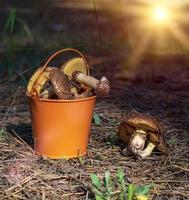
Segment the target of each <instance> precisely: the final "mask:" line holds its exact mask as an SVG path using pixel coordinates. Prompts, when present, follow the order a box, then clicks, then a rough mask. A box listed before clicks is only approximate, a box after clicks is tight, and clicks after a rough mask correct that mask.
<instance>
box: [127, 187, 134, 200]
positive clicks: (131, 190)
mask: <svg viewBox="0 0 189 200" xmlns="http://www.w3.org/2000/svg"><path fill="white" fill-rule="evenodd" d="M134 194H135V185H134V184H129V187H128V200H133V197H134Z"/></svg>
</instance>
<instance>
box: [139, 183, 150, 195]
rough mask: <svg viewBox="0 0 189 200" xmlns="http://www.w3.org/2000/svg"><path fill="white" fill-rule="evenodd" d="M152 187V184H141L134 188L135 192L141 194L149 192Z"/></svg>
mask: <svg viewBox="0 0 189 200" xmlns="http://www.w3.org/2000/svg"><path fill="white" fill-rule="evenodd" d="M151 187H152V185H143V186H138V187H137V188H136V193H137V194H141V195H142V194H143V195H146V194H149V192H150V188H151Z"/></svg>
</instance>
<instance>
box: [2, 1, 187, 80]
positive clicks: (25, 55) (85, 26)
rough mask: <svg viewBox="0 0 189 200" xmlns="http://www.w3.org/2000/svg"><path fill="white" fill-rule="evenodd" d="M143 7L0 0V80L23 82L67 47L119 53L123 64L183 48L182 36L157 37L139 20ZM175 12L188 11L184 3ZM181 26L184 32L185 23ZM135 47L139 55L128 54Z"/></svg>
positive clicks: (184, 50) (130, 3)
mask: <svg viewBox="0 0 189 200" xmlns="http://www.w3.org/2000/svg"><path fill="white" fill-rule="evenodd" d="M143 6H144V5H143V4H142V3H141V1H140V3H139V2H138V1H128V2H127V1H123V0H119V1H118V0H116V1H115V0H109V1H99V0H94V1H86V0H79V1H76V0H75V1H74V0H71V1H70V0H64V1H58V0H54V1H53V0H51V1H50V0H49V1H44V0H40V1H27V2H26V1H18V0H12V1H6V0H1V2H0V8H1V10H0V20H1V24H0V30H1V35H0V37H1V43H0V57H1V58H0V77H1V80H0V83H5V82H7V81H10V80H11V79H13V80H16V81H17V82H19V83H24V84H26V82H27V79H28V77H29V75H30V74H31V72H32V71H33V70H34V69H35V68H36V67H38V66H40V65H42V63H43V62H44V60H45V59H46V58H47V57H48V55H50V54H52V53H53V52H54V51H56V50H58V49H60V48H66V47H72V48H77V49H79V50H81V51H82V52H84V53H87V54H95V55H99V56H102V55H106V54H108V55H112V54H113V55H117V56H120V55H122V56H123V55H124V61H123V65H125V66H128V65H127V64H125V62H128V61H129V60H132V59H134V60H137V62H138V60H139V59H140V57H145V54H147V55H148V54H181V53H182V54H183V53H184V54H186V53H188V45H183V43H184V42H183V41H182V42H180V41H177V40H173V37H172V35H171V34H167V35H163V36H162V35H161V37H159V39H158V37H157V34H158V33H157V32H158V31H157V30H153V31H152V30H151V29H149V28H147V27H146V26H144V23H143V22H142V23H141V21H142V20H143V21H145V19H144V13H142V14H141V13H140V12H139V11H140V10H143ZM133 7H134V8H136V7H137V8H138V10H137V9H133ZM179 11H180V12H182V13H187V11H188V5H187V4H186V5H185V6H180V7H179ZM144 12H145V11H144ZM180 25H181V26H182V29H184V30H185V32H186V33H188V25H186V22H185V21H184V22H182V23H180ZM150 32H153V34H149V33H150ZM173 41H174V42H173ZM186 44H188V43H186ZM140 46H141V48H140V50H138V49H139V47H140ZM140 51H142V53H141V52H140ZM135 52H136V54H141V55H142V56H141V55H136V56H134V57H133V55H134V54H135Z"/></svg>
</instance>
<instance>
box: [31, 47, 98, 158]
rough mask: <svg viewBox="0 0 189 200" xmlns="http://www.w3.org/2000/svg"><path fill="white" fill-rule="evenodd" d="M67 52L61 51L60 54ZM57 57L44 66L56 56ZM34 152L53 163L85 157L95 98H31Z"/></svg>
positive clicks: (34, 96)
mask: <svg viewBox="0 0 189 200" xmlns="http://www.w3.org/2000/svg"><path fill="white" fill-rule="evenodd" d="M63 51H65V50H61V51H59V52H58V53H61V52H63ZM55 55H57V53H55V54H54V55H53V56H52V57H51V58H50V59H49V60H48V61H47V62H46V64H45V65H44V67H45V66H47V63H48V62H49V61H50V60H51V59H52V58H53V57H54V56H55ZM28 98H29V105H30V114H31V123H32V129H33V136H34V148H35V151H36V153H37V154H40V155H43V156H45V157H49V158H53V159H61V158H66V159H68V158H74V157H80V156H83V155H85V154H86V152H87V144H88V139H89V133H90V125H91V120H92V115H93V108H94V105H95V101H96V96H93V97H89V98H84V99H77V100H54V99H41V98H39V97H38V96H37V95H36V94H34V95H28Z"/></svg>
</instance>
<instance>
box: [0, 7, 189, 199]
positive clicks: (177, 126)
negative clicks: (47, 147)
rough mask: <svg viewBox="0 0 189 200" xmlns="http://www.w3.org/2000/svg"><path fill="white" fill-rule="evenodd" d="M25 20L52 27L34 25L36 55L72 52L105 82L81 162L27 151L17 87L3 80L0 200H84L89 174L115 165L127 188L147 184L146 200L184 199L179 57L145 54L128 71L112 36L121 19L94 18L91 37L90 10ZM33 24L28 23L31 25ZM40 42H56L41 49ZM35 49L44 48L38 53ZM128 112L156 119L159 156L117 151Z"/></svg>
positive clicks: (185, 105) (185, 96)
mask: <svg viewBox="0 0 189 200" xmlns="http://www.w3.org/2000/svg"><path fill="white" fill-rule="evenodd" d="M26 12H29V11H27V10H24V12H23V13H24V14H23V13H22V12H21V14H20V16H22V14H23V15H26ZM32 16H34V18H33V20H34V21H35V17H36V19H37V18H39V17H40V19H41V20H42V19H43V20H44V21H43V22H41V25H42V24H45V25H47V24H48V25H49V24H51V23H50V22H52V19H53V20H54V21H56V22H57V24H51V25H50V27H46V29H43V28H44V27H43V28H42V30H43V31H44V30H48V32H45V33H44V35H43V36H44V37H42V36H41V37H40V39H41V40H40V41H38V45H39V46H38V47H37V48H38V49H37V51H43V52H44V54H45V55H50V53H53V52H54V51H55V49H59V48H60V47H76V48H79V49H80V50H81V51H82V52H84V54H85V56H86V58H87V61H88V62H89V64H90V65H91V66H92V68H93V73H94V74H95V75H96V76H97V77H99V78H100V77H101V76H104V75H105V76H106V77H107V78H109V80H110V82H111V92H110V95H109V96H107V97H105V98H98V100H97V103H96V106H95V112H96V113H97V114H98V115H99V117H100V119H101V123H100V124H95V123H94V122H92V125H91V135H90V140H89V146H88V153H87V155H86V156H85V157H83V158H82V159H81V158H80V159H72V160H50V159H47V158H44V157H40V156H37V155H35V153H34V150H33V138H32V129H31V121H30V115H29V110H28V99H27V97H26V95H25V92H26V91H25V87H23V86H20V85H18V84H17V83H18V78H15V77H14V76H13V78H10V79H7V78H5V77H3V78H2V80H3V81H2V82H1V85H0V94H1V95H0V119H1V126H2V127H4V128H1V131H0V176H1V178H0V199H74V200H75V199H90V198H92V197H93V194H92V191H91V188H92V186H91V180H90V174H91V173H95V174H97V175H98V176H99V177H100V178H102V177H103V176H104V173H105V171H109V172H110V173H111V175H112V176H113V177H115V175H116V173H117V170H118V169H119V168H122V169H123V170H124V172H125V174H126V182H127V183H131V182H132V183H134V184H136V185H147V184H152V185H153V188H152V189H151V199H157V200H160V199H165V200H166V199H167V200H184V199H185V200H187V199H189V131H188V130H189V113H188V111H189V57H188V56H187V54H174V55H173V54H169V55H163V56H152V55H149V54H147V55H145V56H144V57H145V58H143V59H141V60H140V62H139V63H138V64H137V67H133V68H131V67H127V66H126V65H127V64H126V60H127V59H128V58H129V56H128V55H127V54H129V53H128V51H129V50H128V47H125V46H124V45H125V44H126V39H124V34H121V33H120V32H122V31H123V26H121V23H120V20H121V18H115V17H114V18H113V19H114V20H113V19H112V16H111V17H110V16H109V15H100V17H99V16H98V17H99V18H100V20H99V22H100V23H101V24H100V29H99V30H101V29H102V30H101V34H99V32H98V31H96V29H95V30H94V27H97V26H98V25H97V24H96V21H95V20H96V17H94V16H95V12H94V11H93V12H92V13H91V11H87V12H86V11H85V12H84V11H82V10H79V11H70V10H69V9H66V10H65V11H64V12H62V10H61V9H57V8H56V9H55V8H53V9H50V11H49V10H48V11H47V10H46V12H45V13H41V12H40V11H39V12H37V11H35V12H34V14H33V15H32ZM70 16H71V17H70ZM61 17H62V19H64V23H62V21H61ZM29 19H30V18H29ZM73 19H74V20H75V21H74V20H73ZM77 20H79V22H80V23H78V22H77ZM116 20H117V21H116ZM34 21H32V20H31V22H29V23H31V26H34V24H33V23H34ZM47 22H48V23H47ZM78 26H79V27H80V28H79V29H78ZM34 27H35V26H34ZM48 28H49V29H48ZM62 29H63V30H64V37H63V38H61V40H60V43H59V41H57V38H56V37H58V36H61V30H62ZM97 29H98V27H97ZM93 30H94V31H93ZM40 31H41V30H40ZM70 31H71V32H72V33H73V32H74V31H75V32H74V33H75V35H77V36H78V37H79V39H78V38H77V37H76V36H75V35H74V34H72V35H69V34H70ZM112 31H114V33H112ZM54 32H56V34H54ZM57 32H58V36H57ZM102 33H103V34H102ZM68 36H73V37H72V38H71V39H70V38H69V37H68ZM85 36H86V37H85ZM77 39H78V40H77ZM68 40H69V41H68ZM99 40H100V42H99ZM47 41H49V43H53V42H54V43H56V44H57V45H54V46H53V45H52V44H47V43H48V42H47ZM65 41H66V42H67V43H65ZM122 41H123V42H124V43H125V44H123V43H122ZM40 42H41V43H40ZM23 43H24V41H23ZM43 44H44V49H41V47H40V45H41V46H42V45H43ZM81 44H82V45H81ZM52 46H53V48H52V49H51V48H50V47H52ZM46 49H48V51H47V50H46ZM47 52H48V54H47ZM129 55H130V54H129ZM1 56H2V52H1ZM33 56H35V55H33ZM46 58H47V56H46V57H45V58H44V57H43V60H42V61H44V60H45V59H46ZM29 65H30V64H29V63H26V66H29ZM36 67H37V65H36ZM22 70H25V69H22ZM3 73H5V74H6V72H5V71H4V72H3ZM30 75H31V73H30ZM28 76H29V75H28ZM26 77H27V76H26ZM130 112H140V113H145V114H150V115H151V116H153V117H155V118H157V119H159V120H160V121H161V123H162V125H163V126H164V128H165V138H166V142H167V145H168V155H167V156H165V155H162V154H161V153H160V152H154V153H153V154H152V155H151V156H150V157H148V158H147V159H145V160H138V159H137V158H136V157H135V156H133V155H129V154H128V153H127V151H124V150H123V146H124V145H123V144H122V143H120V142H119V141H118V139H117V129H118V126H119V123H120V121H121V119H122V116H123V115H124V114H128V113H130Z"/></svg>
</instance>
